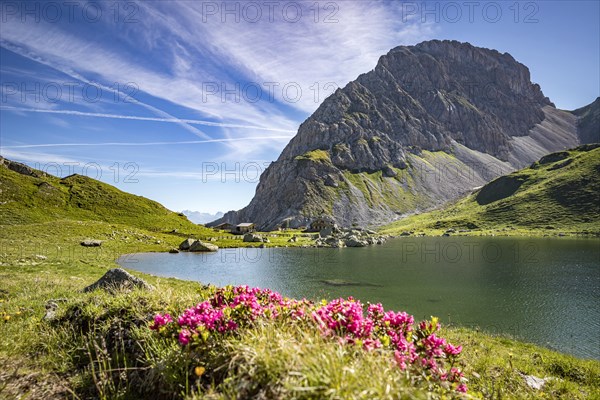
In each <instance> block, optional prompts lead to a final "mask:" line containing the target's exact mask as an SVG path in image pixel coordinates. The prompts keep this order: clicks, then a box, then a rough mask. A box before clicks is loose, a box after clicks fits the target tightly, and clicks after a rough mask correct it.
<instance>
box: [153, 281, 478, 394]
mask: <svg viewBox="0 0 600 400" xmlns="http://www.w3.org/2000/svg"><path fill="white" fill-rule="evenodd" d="M278 318H283V319H286V320H287V321H290V322H294V321H304V322H306V323H309V324H313V325H315V326H316V328H317V329H319V331H320V332H321V333H322V334H323V335H324V336H328V337H333V338H335V339H337V340H338V341H339V342H340V343H342V344H344V345H354V346H359V347H362V348H364V349H365V350H374V349H382V350H388V351H392V352H393V354H394V358H395V361H396V363H397V364H398V367H399V368H400V369H401V370H402V371H405V372H406V373H407V374H411V375H413V376H415V375H420V376H425V377H426V379H427V380H428V381H434V382H437V383H439V384H441V385H442V386H444V387H446V388H450V387H452V388H454V389H456V390H457V391H459V392H466V391H467V386H466V385H465V384H464V381H465V379H464V376H463V373H462V372H461V371H460V369H458V368H457V367H455V364H456V361H457V358H458V356H459V355H460V353H461V351H462V346H454V345H452V344H451V343H448V342H447V341H446V340H445V339H444V338H441V337H438V336H437V332H438V330H439V328H440V325H439V323H438V319H437V318H434V317H432V319H431V321H422V322H420V323H419V324H415V320H414V318H413V316H412V315H409V314H407V313H405V312H398V313H396V312H394V311H385V310H384V308H383V306H382V305H381V304H369V305H367V307H366V312H365V307H364V306H363V304H361V302H360V301H358V300H355V299H353V298H352V297H349V298H348V299H336V300H332V301H330V302H327V301H322V302H321V303H320V304H314V303H313V302H310V301H308V300H305V299H302V300H293V299H288V298H284V297H283V296H281V295H280V294H279V293H277V292H273V291H271V290H268V289H258V288H249V287H248V286H237V287H232V286H227V287H225V288H221V289H218V290H217V291H216V292H215V293H214V295H213V296H212V297H211V298H210V299H208V300H206V301H204V302H202V303H199V304H198V305H196V306H195V307H193V308H189V309H187V310H185V312H183V314H181V315H180V316H179V317H177V318H176V319H174V318H173V317H171V315H169V314H163V315H161V314H158V315H156V317H155V318H154V322H153V324H152V325H151V326H150V329H153V330H156V331H158V332H159V333H160V334H162V335H164V336H166V337H173V338H177V340H178V341H179V343H180V344H181V345H182V346H194V345H201V344H203V343H207V342H208V341H209V340H211V339H216V338H221V337H224V336H225V335H230V334H234V333H236V332H238V331H239V329H240V328H243V327H251V326H252V324H253V323H255V321H257V320H265V319H267V320H268V319H271V320H273V319H278Z"/></svg>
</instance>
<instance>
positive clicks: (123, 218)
mask: <svg viewBox="0 0 600 400" xmlns="http://www.w3.org/2000/svg"><path fill="white" fill-rule="evenodd" d="M32 172H33V173H34V174H36V175H37V176H30V175H25V174H22V173H18V172H15V171H13V170H11V169H9V168H6V167H4V166H2V167H0V188H1V189H2V192H0V204H1V207H0V221H2V222H1V224H2V225H23V224H29V223H42V222H49V221H54V220H77V221H103V222H109V223H115V224H123V225H129V226H132V227H136V228H141V229H146V230H150V231H172V230H174V229H177V230H187V231H194V232H200V231H202V229H205V228H201V227H198V226H197V225H195V224H193V223H192V222H190V221H189V220H188V219H187V218H186V217H185V216H183V215H179V214H177V213H174V212H172V211H169V210H168V209H166V208H165V207H163V206H162V205H161V204H159V203H157V202H155V201H152V200H148V199H146V198H144V197H141V196H136V195H133V194H129V193H125V192H123V191H121V190H119V189H117V188H115V187H113V186H111V185H108V184H105V183H102V182H100V181H97V180H95V179H91V178H88V177H86V176H82V175H71V176H69V177H66V178H63V179H60V178H57V177H54V176H51V175H47V174H43V173H42V172H41V171H36V170H32ZM206 232H207V233H208V232H210V230H208V229H206Z"/></svg>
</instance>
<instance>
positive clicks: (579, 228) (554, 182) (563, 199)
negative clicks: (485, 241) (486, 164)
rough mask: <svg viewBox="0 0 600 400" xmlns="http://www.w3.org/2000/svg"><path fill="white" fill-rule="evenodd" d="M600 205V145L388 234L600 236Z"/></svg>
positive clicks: (561, 156)
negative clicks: (454, 232)
mask: <svg viewBox="0 0 600 400" xmlns="http://www.w3.org/2000/svg"><path fill="white" fill-rule="evenodd" d="M599 204H600V147H598V145H584V146H580V147H578V148H576V149H573V150H570V151H564V152H558V153H553V154H550V155H548V156H545V157H543V158H541V159H540V160H539V161H538V162H536V163H534V164H532V165H531V166H530V167H529V168H525V169H522V170H520V171H516V172H514V173H512V174H510V175H506V176H503V177H500V178H498V179H496V180H494V181H492V182H490V183H489V184H487V185H485V186H484V187H482V188H481V189H479V190H478V191H476V192H474V193H472V194H470V195H468V196H467V197H465V198H463V199H461V200H459V201H458V202H456V203H454V204H452V205H450V206H448V207H446V208H444V209H442V210H436V211H432V212H429V213H424V214H420V215H415V216H410V217H407V218H405V219H402V220H400V221H396V222H394V223H392V224H389V225H387V226H385V227H383V228H382V231H384V232H387V233H398V232H402V231H415V232H416V231H419V232H426V233H427V232H429V233H440V232H442V231H445V230H446V229H449V228H454V229H458V230H460V229H464V230H470V231H474V232H483V233H489V232H490V231H502V232H505V233H508V234H510V233H515V234H521V233H533V234H552V233H555V234H558V233H559V232H561V233H566V234H569V233H571V234H575V233H583V234H592V235H598V234H600V206H599Z"/></svg>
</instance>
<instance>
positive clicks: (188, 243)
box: [179, 238, 196, 250]
mask: <svg viewBox="0 0 600 400" xmlns="http://www.w3.org/2000/svg"><path fill="white" fill-rule="evenodd" d="M195 241H196V239H191V238H189V239H185V240H184V241H183V242H181V244H180V245H179V250H189V249H190V247H191V246H192V244H194V242H195Z"/></svg>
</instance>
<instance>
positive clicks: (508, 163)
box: [209, 40, 600, 230]
mask: <svg viewBox="0 0 600 400" xmlns="http://www.w3.org/2000/svg"><path fill="white" fill-rule="evenodd" d="M599 110H600V101H599V100H596V101H595V102H594V103H592V104H590V105H589V106H586V107H583V108H581V109H579V110H575V111H573V112H569V111H564V110H559V109H557V108H556V107H555V106H554V104H553V103H552V102H551V101H550V100H549V99H548V98H547V97H545V96H544V94H543V93H542V90H541V88H540V87H539V85H537V84H534V83H532V82H531V80H530V74H529V70H528V69H527V67H526V66H524V65H523V64H520V63H519V62H517V61H515V59H514V58H513V57H512V56H511V55H510V54H508V53H504V54H502V53H499V52H498V51H495V50H490V49H484V48H478V47H474V46H472V45H470V44H468V43H460V42H456V41H439V40H433V41H427V42H423V43H420V44H418V45H416V46H400V47H397V48H394V49H392V50H391V51H390V52H389V53H388V54H386V55H384V56H382V57H381V58H380V59H379V62H378V63H377V66H376V67H375V69H374V70H372V71H370V72H368V73H366V74H363V75H360V76H359V77H358V78H357V79H356V80H355V81H353V82H350V83H349V84H348V85H346V86H345V87H344V88H342V89H338V90H337V91H336V92H335V93H334V94H332V95H331V96H330V97H328V98H327V99H326V100H325V101H324V102H323V103H322V104H321V106H320V107H319V108H318V109H317V110H316V111H315V113H314V114H313V115H311V116H310V117H309V118H308V119H307V120H306V121H305V122H304V123H302V125H301V126H300V128H299V129H298V133H297V135H296V136H295V137H294V138H293V139H292V140H291V141H290V143H289V144H288V145H287V146H286V147H285V149H284V150H283V152H282V153H281V155H280V156H279V158H278V159H277V161H275V162H274V163H272V164H271V166H269V168H268V169H267V170H266V171H265V172H264V173H263V174H262V176H261V178H260V182H259V184H258V187H257V190H256V194H255V196H254V198H253V199H252V201H251V202H250V204H249V205H248V206H247V207H245V208H243V209H241V210H239V211H230V212H228V213H226V214H225V215H224V216H223V217H222V218H220V219H218V220H217V221H214V222H212V223H211V224H218V223H221V222H230V223H239V222H254V223H256V224H257V225H258V226H259V227H260V228H261V229H263V230H269V229H273V228H276V227H277V226H281V225H286V226H290V227H297V226H302V225H308V224H309V223H310V221H311V220H313V219H314V218H316V217H318V216H321V215H329V216H331V217H332V218H333V219H334V220H335V221H336V222H337V223H338V224H340V225H343V226H349V225H352V224H358V225H363V226H365V225H366V226H369V225H378V224H383V223H388V222H390V221H393V220H396V219H398V218H399V217H401V216H404V215H408V214H411V213H415V212H420V211H424V210H427V209H431V208H433V207H437V206H439V205H441V204H443V203H445V202H448V201H451V200H454V199H457V198H458V197H460V196H462V195H464V194H466V193H468V192H470V191H472V190H473V189H474V188H476V187H480V186H482V185H485V184H486V183H487V182H489V181H491V180H492V179H494V178H496V177H498V176H500V175H504V174H507V173H510V172H511V171H514V170H516V169H519V168H523V167H525V166H527V165H529V164H531V163H532V162H534V161H536V160H538V159H539V158H540V157H542V156H544V155H546V154H548V153H551V152H555V151H559V150H564V149H567V148H573V147H575V146H577V145H579V144H581V143H591V142H597V141H600V139H599V138H598V134H599V133H598V132H599V129H598V120H599V118H598V115H599V114H598V113H599ZM211 224H209V225H211Z"/></svg>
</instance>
